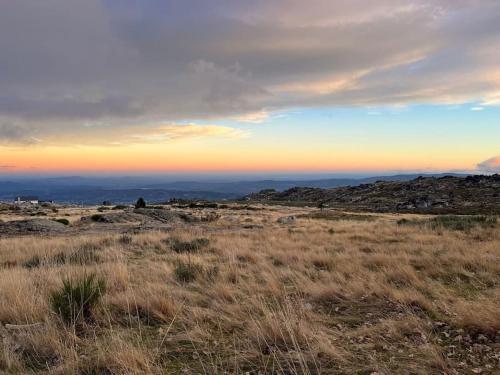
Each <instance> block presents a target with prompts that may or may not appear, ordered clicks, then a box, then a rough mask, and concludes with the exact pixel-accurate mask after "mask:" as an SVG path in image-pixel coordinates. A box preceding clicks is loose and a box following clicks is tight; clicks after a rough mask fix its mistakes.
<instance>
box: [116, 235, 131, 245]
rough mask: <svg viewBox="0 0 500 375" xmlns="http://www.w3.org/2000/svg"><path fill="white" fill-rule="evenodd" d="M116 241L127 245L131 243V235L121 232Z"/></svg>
mask: <svg viewBox="0 0 500 375" xmlns="http://www.w3.org/2000/svg"><path fill="white" fill-rule="evenodd" d="M118 241H119V242H120V243H122V244H124V245H129V244H131V243H132V236H129V235H128V234H122V235H121V236H120V238H119V239H118Z"/></svg>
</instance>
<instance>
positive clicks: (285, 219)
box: [277, 215, 297, 224]
mask: <svg viewBox="0 0 500 375" xmlns="http://www.w3.org/2000/svg"><path fill="white" fill-rule="evenodd" d="M295 220H297V218H296V217H295V216H293V215H292V216H282V217H280V218H279V219H278V220H277V222H278V223H280V224H291V223H294V222H295Z"/></svg>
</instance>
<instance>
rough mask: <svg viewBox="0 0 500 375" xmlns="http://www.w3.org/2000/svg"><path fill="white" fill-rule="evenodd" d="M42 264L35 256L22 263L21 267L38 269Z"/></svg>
mask: <svg viewBox="0 0 500 375" xmlns="http://www.w3.org/2000/svg"><path fill="white" fill-rule="evenodd" d="M41 263H42V260H41V259H40V257H39V256H38V255H35V256H34V257H32V258H30V259H28V260H27V261H25V262H24V263H23V267H25V268H37V267H40V264H41Z"/></svg>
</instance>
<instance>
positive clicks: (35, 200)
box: [14, 196, 38, 204]
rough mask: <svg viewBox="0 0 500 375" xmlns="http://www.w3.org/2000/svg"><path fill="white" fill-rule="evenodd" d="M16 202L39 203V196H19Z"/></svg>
mask: <svg viewBox="0 0 500 375" xmlns="http://www.w3.org/2000/svg"><path fill="white" fill-rule="evenodd" d="M14 203H15V204H26V203H29V204H38V197H35V196H19V197H16V200H15V201H14Z"/></svg>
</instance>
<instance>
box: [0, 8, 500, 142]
mask: <svg viewBox="0 0 500 375" xmlns="http://www.w3.org/2000/svg"><path fill="white" fill-rule="evenodd" d="M498 45H500V3H499V2H498V1H494V0H491V1H490V0H474V1H473V0H418V1H417V0H414V1H406V0H405V1H403V0H379V1H376V2H375V1H374V2H367V1H365V0H315V1H313V2H304V1H299V0H266V1H264V0H256V1H251V2H249V1H246V0H213V1H205V0H168V1H164V0H143V1H136V0H124V1H112V0H45V1H39V0H16V1H0V51H2V52H1V54H0V93H1V94H0V124H11V125H8V126H7V125H0V138H2V139H4V140H9V141H14V140H16V139H18V140H30V139H34V138H36V139H38V140H42V141H43V140H44V139H45V138H50V137H52V136H53V135H61V134H68V135H71V134H78V133H79V132H81V131H82V129H83V130H85V129H87V131H89V132H91V131H94V130H91V128H92V129H95V127H89V126H86V125H87V124H88V123H89V122H93V123H99V124H104V125H105V126H107V127H112V128H118V127H121V126H130V125H131V123H134V124H136V123H141V122H143V123H150V122H154V121H178V120H196V119H201V118H203V119H207V118H210V119H215V118H223V117H234V116H238V115H242V114H245V113H250V112H259V111H261V110H263V109H266V108H267V109H271V110H272V109H283V108H287V107H294V106H306V107H307V106H345V105H349V106H351V105H377V104H406V103H444V102H446V103H448V102H464V101H472V100H476V101H484V102H487V103H495V102H497V101H498V100H499V99H498V92H499V89H500V67H499V66H498V63H497V62H498V61H500V50H499V49H498V48H497V47H496V46H498ZM12 124H15V125H12ZM20 129H21V130H20Z"/></svg>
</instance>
